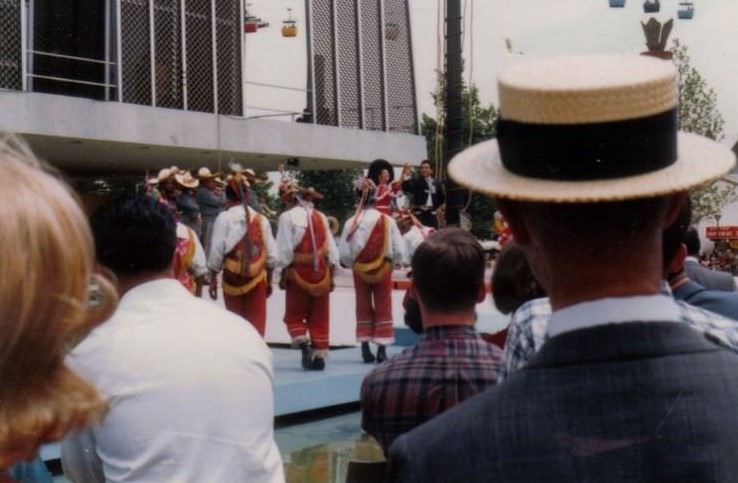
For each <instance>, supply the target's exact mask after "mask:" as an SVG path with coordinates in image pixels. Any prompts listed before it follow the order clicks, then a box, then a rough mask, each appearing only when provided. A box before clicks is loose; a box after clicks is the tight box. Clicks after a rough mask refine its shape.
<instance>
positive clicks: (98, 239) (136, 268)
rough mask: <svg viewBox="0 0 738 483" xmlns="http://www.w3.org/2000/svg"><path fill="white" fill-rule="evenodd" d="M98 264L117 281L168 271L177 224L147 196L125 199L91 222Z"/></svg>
mask: <svg viewBox="0 0 738 483" xmlns="http://www.w3.org/2000/svg"><path fill="white" fill-rule="evenodd" d="M91 224H92V233H93V235H94V237H95V246H96V250H97V260H98V261H99V262H100V263H101V264H102V265H104V266H105V267H107V268H109V269H110V270H112V271H113V273H115V274H116V275H117V276H118V277H136V276H141V275H147V274H159V273H162V272H165V271H167V270H169V269H170V267H171V266H172V260H173V257H174V249H175V245H176V237H177V224H176V221H175V220H174V217H173V216H172V214H171V212H170V211H169V209H168V208H167V207H166V206H165V205H164V204H162V203H159V202H157V201H156V200H155V199H153V198H152V197H150V196H145V195H140V194H137V195H124V196H122V197H120V198H118V199H115V200H113V201H112V202H110V203H108V204H107V205H104V206H102V207H101V208H99V209H98V210H97V211H95V213H93V215H92V218H91Z"/></svg>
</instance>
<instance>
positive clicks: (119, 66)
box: [115, 0, 123, 102]
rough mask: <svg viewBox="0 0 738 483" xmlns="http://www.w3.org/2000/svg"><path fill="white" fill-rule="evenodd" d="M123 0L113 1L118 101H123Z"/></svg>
mask: <svg viewBox="0 0 738 483" xmlns="http://www.w3.org/2000/svg"><path fill="white" fill-rule="evenodd" d="M122 1H123V0H116V2H115V41H116V44H115V49H116V51H115V60H116V66H115V73H116V77H117V79H118V102H123V33H122V32H121V28H120V25H121V20H120V14H121V8H122V7H121V2H122Z"/></svg>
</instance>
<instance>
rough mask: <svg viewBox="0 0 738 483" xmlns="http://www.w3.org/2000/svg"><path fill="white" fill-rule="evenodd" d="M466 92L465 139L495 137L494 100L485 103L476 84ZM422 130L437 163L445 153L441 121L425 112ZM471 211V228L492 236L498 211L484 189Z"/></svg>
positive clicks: (473, 200)
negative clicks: (492, 102) (440, 155)
mask: <svg viewBox="0 0 738 483" xmlns="http://www.w3.org/2000/svg"><path fill="white" fill-rule="evenodd" d="M462 96H463V100H464V107H463V113H464V123H463V128H464V140H465V141H466V143H467V144H469V145H472V144H476V143H478V142H481V141H485V140H487V139H491V138H494V137H495V136H496V135H497V118H498V112H497V109H496V108H495V106H494V105H492V104H490V105H489V106H486V107H485V106H482V104H481V102H480V100H479V90H478V89H477V87H476V86H474V85H472V86H471V87H464V91H463V94H462ZM435 100H436V102H438V98H437V97H435ZM470 114H471V116H470ZM420 130H421V133H422V134H423V135H424V136H425V139H426V142H427V145H428V153H429V155H430V158H429V160H430V161H431V163H433V164H435V162H436V159H437V157H438V156H439V154H437V153H443V145H442V143H443V137H442V136H443V135H442V134H441V138H440V139H438V142H439V143H440V144H438V145H437V144H436V142H437V136H436V132H437V130H438V121H437V120H436V119H434V118H432V117H430V116H428V115H426V114H423V117H422V121H421V124H420ZM467 211H468V213H469V215H470V216H471V219H472V229H471V232H472V233H473V234H474V235H475V236H476V237H478V238H482V239H486V238H490V237H491V236H492V214H493V213H494V211H495V203H494V200H493V199H492V198H490V197H488V196H485V195H483V194H481V193H471V201H470V203H469V207H468V209H467Z"/></svg>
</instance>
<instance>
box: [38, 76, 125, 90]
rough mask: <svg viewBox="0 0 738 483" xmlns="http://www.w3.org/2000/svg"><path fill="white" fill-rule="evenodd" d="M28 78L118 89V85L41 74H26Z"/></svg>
mask: <svg viewBox="0 0 738 483" xmlns="http://www.w3.org/2000/svg"><path fill="white" fill-rule="evenodd" d="M26 75H27V76H28V77H34V78H36V79H46V80H53V81H59V82H70V83H72V84H84V85H88V86H97V87H118V86H117V85H116V84H107V83H104V82H92V81H83V80H76V79H66V78H64V77H54V76H50V75H40V74H31V73H26Z"/></svg>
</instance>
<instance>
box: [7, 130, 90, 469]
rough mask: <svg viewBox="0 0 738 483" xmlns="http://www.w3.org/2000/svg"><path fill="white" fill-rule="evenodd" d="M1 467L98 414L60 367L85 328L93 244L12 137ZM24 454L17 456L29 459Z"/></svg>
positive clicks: (63, 189) (82, 221)
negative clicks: (12, 457)
mask: <svg viewBox="0 0 738 483" xmlns="http://www.w3.org/2000/svg"><path fill="white" fill-rule="evenodd" d="M0 165H2V167H3V176H1V177H0V193H2V196H3V202H2V203H0V217H2V220H3V229H2V230H0V246H2V247H3V256H1V257H0V273H2V274H3V276H2V277H1V278H0V324H2V330H0V334H2V335H0V381H2V384H0V466H5V465H7V464H8V463H12V461H8V459H7V457H8V454H9V453H11V452H20V453H21V454H23V453H24V452H27V451H31V452H33V451H35V449H36V447H37V445H38V444H40V443H43V442H46V441H51V440H54V439H59V438H61V437H62V436H63V435H64V434H65V433H66V432H67V431H70V430H72V429H76V428H80V427H82V426H84V425H86V424H88V423H89V422H91V420H92V419H93V418H94V417H96V415H98V414H99V413H100V411H101V410H102V408H103V406H104V405H103V402H102V400H101V399H100V398H99V396H98V395H97V393H96V391H95V389H94V388H93V387H92V386H90V385H88V384H87V383H86V382H85V381H83V380H82V379H80V378H79V377H78V376H77V375H76V374H74V373H73V372H71V371H70V370H69V369H68V368H67V367H66V366H65V365H64V354H65V351H66V344H67V342H68V340H69V339H70V338H71V337H73V336H75V335H78V334H79V333H80V332H82V331H84V330H86V329H87V328H88V326H89V325H90V323H89V320H88V317H87V316H88V312H87V299H88V284H89V283H90V277H91V275H92V268H93V245H92V237H91V235H90V231H89V226H88V225H87V220H86V217H85V216H84V214H83V212H82V210H81V208H80V207H79V205H78V203H77V201H76V199H75V197H74V195H73V194H72V193H71V192H70V190H69V189H68V188H67V186H66V185H64V184H63V183H62V182H61V181H59V180H58V179H57V178H56V177H55V176H53V175H51V174H50V173H49V172H46V171H44V170H43V169H42V168H41V167H40V164H39V162H38V161H36V160H35V159H34V158H33V157H32V155H31V154H30V152H28V151H27V150H25V149H24V148H23V147H22V145H20V144H19V143H18V141H16V140H13V138H7V137H3V138H2V139H0ZM31 455H32V453H30V454H25V455H24V456H31Z"/></svg>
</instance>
